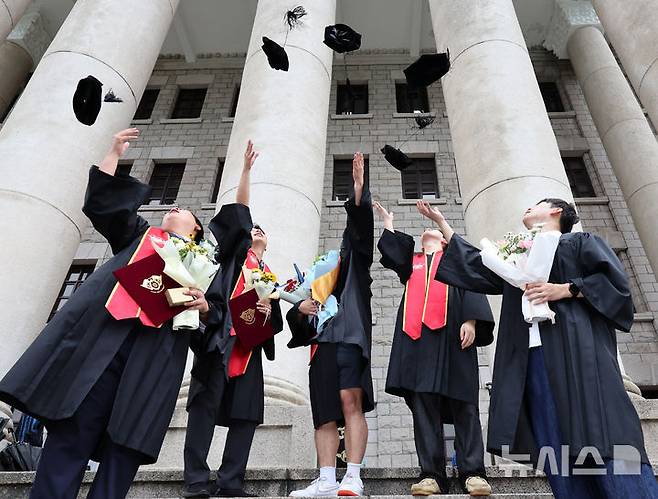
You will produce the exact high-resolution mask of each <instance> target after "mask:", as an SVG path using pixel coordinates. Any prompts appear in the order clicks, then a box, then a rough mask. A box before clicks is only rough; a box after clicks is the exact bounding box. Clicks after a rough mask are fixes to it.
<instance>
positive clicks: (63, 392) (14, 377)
mask: <svg viewBox="0 0 658 499" xmlns="http://www.w3.org/2000/svg"><path fill="white" fill-rule="evenodd" d="M150 190H151V189H150V187H149V186H148V185H145V184H142V183H140V182H139V181H137V180H136V179H134V178H132V177H127V176H125V177H122V176H112V175H107V174H106V173H103V172H101V171H100V170H99V169H98V168H97V167H92V168H91V170H90V172H89V184H88V186H87V193H86V197H85V203H84V207H83V211H84V213H85V214H86V215H87V216H88V217H89V219H90V220H91V222H92V224H93V226H94V228H95V229H96V230H97V231H98V232H100V233H101V234H102V235H103V236H104V237H105V238H106V239H107V240H108V242H109V243H110V245H111V247H112V251H113V253H114V255H115V256H114V257H112V258H111V259H110V260H109V261H108V262H107V263H105V264H104V265H102V266H101V267H100V268H98V269H96V271H94V273H93V274H91V275H90V276H89V277H88V278H87V280H86V281H85V282H84V283H83V284H82V286H80V288H79V289H78V290H77V291H76V292H75V293H74V294H73V295H72V296H71V298H70V299H69V300H68V302H67V303H66V305H65V306H64V307H63V308H62V309H61V310H59V311H58V312H57V314H56V315H55V316H54V317H53V319H52V320H51V321H50V322H49V323H48V324H47V325H46V327H45V328H44V329H43V331H41V333H40V334H39V336H37V338H36V339H35V340H34V342H33V343H32V345H30V347H29V348H28V349H27V350H26V351H25V353H24V354H23V355H22V357H21V358H20V359H19V360H18V361H17V362H16V364H15V365H14V367H12V369H11V370H10V371H9V372H8V373H7V375H6V376H5V377H4V379H3V380H2V381H1V382H0V400H3V401H5V402H7V403H8V404H10V405H12V406H14V407H17V408H18V409H20V410H21V411H23V412H26V413H28V414H31V415H33V416H35V417H36V418H39V419H41V420H44V421H45V422H46V424H48V422H50V421H57V420H62V419H66V418H69V417H70V416H72V415H73V414H74V413H75V411H76V410H77V408H78V407H79V406H80V404H81V402H82V401H83V399H84V398H85V397H86V395H87V393H89V390H90V389H91V388H92V386H93V385H94V384H95V383H96V381H97V380H98V379H99V378H100V376H101V374H102V373H103V372H104V371H105V369H106V368H107V366H108V365H109V364H110V362H111V360H112V359H113V358H114V356H115V355H116V353H117V352H118V350H119V348H120V347H121V345H122V343H123V342H124V340H125V339H126V338H127V336H128V335H129V334H134V335H136V336H137V338H136V340H135V343H134V346H133V347H132V350H131V353H130V357H129V358H128V362H127V363H126V366H125V369H124V372H123V375H122V377H121V381H120V383H119V388H118V391H117V393H116V397H115V400H114V405H113V408H112V414H111V416H110V420H109V424H108V433H109V436H110V438H111V439H112V441H113V442H115V443H116V444H119V445H122V446H125V447H128V448H131V449H134V450H136V451H138V452H140V453H142V454H143V463H145V464H146V463H153V462H155V461H156V460H157V457H158V454H159V452H160V447H161V446H162V441H163V440H164V437H165V434H166V432H167V429H168V428H169V422H170V420H171V416H172V414H173V411H174V408H175V406H176V400H177V398H178V392H179V390H180V385H181V381H182V379H183V373H184V370H185V362H186V360H187V349H188V346H189V345H190V338H191V337H196V336H197V335H200V333H199V332H198V331H195V332H190V331H175V332H174V331H172V321H168V322H166V323H165V324H163V325H162V327H160V328H159V329H157V328H152V327H147V326H144V325H143V324H142V323H141V322H139V321H138V320H137V319H126V320H120V321H118V320H115V319H114V318H113V317H112V316H111V315H110V314H109V312H108V311H107V309H106V308H105V302H106V301H107V298H108V296H109V295H110V292H111V291H112V289H113V288H114V285H115V284H116V282H117V281H116V278H115V277H114V275H113V274H112V272H113V271H114V270H116V269H119V268H121V267H124V266H125V265H127V263H128V261H129V260H130V258H131V256H132V255H133V253H134V252H135V250H136V248H137V245H138V244H139V242H140V241H141V239H142V236H143V234H144V232H145V231H146V230H147V229H148V223H147V222H146V221H145V220H144V219H143V218H141V217H140V216H138V215H137V210H138V209H139V207H140V206H141V205H142V203H143V202H144V201H145V200H146V199H147V197H148V195H149V193H150ZM211 308H212V305H211ZM212 313H213V314H217V310H216V309H215V310H214V311H213V312H212Z"/></svg>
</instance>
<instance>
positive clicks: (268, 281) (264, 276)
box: [242, 267, 278, 300]
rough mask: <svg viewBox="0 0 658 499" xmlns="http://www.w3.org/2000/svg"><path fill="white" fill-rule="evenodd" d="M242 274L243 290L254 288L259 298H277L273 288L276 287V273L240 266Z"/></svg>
mask: <svg viewBox="0 0 658 499" xmlns="http://www.w3.org/2000/svg"><path fill="white" fill-rule="evenodd" d="M242 273H243V274H244V290H245V291H249V290H250V289H252V288H254V289H255V290H256V293H257V294H258V298H259V299H261V300H265V299H272V298H277V297H278V296H276V294H275V293H274V290H275V288H276V275H275V274H273V273H272V272H265V271H264V270H260V269H248V268H247V267H242Z"/></svg>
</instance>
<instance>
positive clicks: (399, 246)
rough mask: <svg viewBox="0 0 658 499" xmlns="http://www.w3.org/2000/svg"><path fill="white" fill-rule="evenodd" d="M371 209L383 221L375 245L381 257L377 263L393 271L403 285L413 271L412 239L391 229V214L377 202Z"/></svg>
mask: <svg viewBox="0 0 658 499" xmlns="http://www.w3.org/2000/svg"><path fill="white" fill-rule="evenodd" d="M373 207H374V208H375V212H376V213H377V214H378V215H379V216H380V217H381V218H382V219H383V221H384V232H383V233H382V235H381V237H380V238H379V242H378V243H377V248H378V249H379V252H380V253H381V255H382V257H381V258H380V260H379V262H380V263H381V264H382V265H383V266H384V267H386V268H387V269H391V270H392V271H394V272H395V273H396V274H397V275H398V277H399V278H400V282H401V283H402V284H404V283H406V282H407V281H408V280H409V277H411V273H412V271H413V256H414V238H413V237H411V236H410V235H408V234H405V233H404V232H399V231H396V230H395V229H394V228H393V212H389V211H387V210H386V208H384V207H383V206H382V205H381V204H379V203H377V202H376V203H373Z"/></svg>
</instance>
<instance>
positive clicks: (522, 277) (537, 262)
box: [480, 231, 560, 323]
mask: <svg viewBox="0 0 658 499" xmlns="http://www.w3.org/2000/svg"><path fill="white" fill-rule="evenodd" d="M559 242H560V233H559V232H556V231H551V232H540V233H539V234H537V235H536V236H535V238H534V241H533V243H532V247H531V248H530V249H529V250H528V251H527V252H526V253H522V254H519V255H513V256H512V257H509V258H508V259H507V260H505V259H503V258H502V257H501V256H500V254H499V253H498V248H497V247H496V245H495V244H494V243H492V242H491V241H490V240H489V239H486V238H485V239H482V240H481V241H480V245H481V246H482V251H480V256H481V257H482V263H483V264H484V266H485V267H487V268H488V269H490V270H491V271H493V272H494V273H495V274H496V275H498V276H500V277H501V278H502V279H504V280H505V281H507V282H508V283H510V284H511V285H512V286H515V287H517V288H520V289H525V286H526V284H529V283H531V282H548V277H549V275H550V273H551V268H552V267H553V259H554V257H555V251H556V250H557V245H558V243H559ZM521 310H522V312H523V318H524V319H525V321H526V322H528V323H532V322H542V321H545V320H550V321H551V322H553V323H554V322H555V312H553V311H552V310H551V308H550V307H549V306H548V303H542V304H540V305H533V304H532V303H530V301H529V300H528V299H527V298H526V297H525V295H524V296H523V298H522V299H521Z"/></svg>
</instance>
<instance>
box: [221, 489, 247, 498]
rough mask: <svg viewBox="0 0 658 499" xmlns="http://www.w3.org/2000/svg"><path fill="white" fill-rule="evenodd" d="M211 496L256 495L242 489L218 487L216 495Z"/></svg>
mask: <svg viewBox="0 0 658 499" xmlns="http://www.w3.org/2000/svg"><path fill="white" fill-rule="evenodd" d="M213 497H258V496H257V495H255V494H248V493H246V492H245V491H244V490H242V489H219V490H218V491H217V495H216V496H213Z"/></svg>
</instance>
